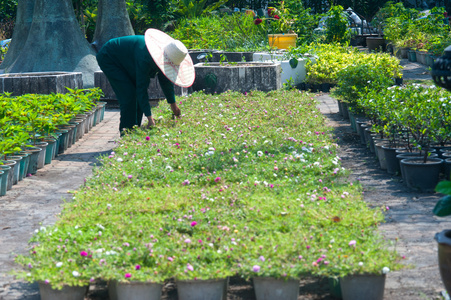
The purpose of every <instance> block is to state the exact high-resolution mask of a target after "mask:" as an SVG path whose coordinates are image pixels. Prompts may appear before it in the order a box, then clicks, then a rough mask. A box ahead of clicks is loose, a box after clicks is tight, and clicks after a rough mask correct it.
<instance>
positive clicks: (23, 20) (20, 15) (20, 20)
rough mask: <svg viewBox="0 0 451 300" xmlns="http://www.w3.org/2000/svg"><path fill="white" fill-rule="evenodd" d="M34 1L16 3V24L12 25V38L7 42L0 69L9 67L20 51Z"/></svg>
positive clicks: (23, 43) (27, 29)
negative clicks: (7, 45)
mask: <svg viewBox="0 0 451 300" xmlns="http://www.w3.org/2000/svg"><path fill="white" fill-rule="evenodd" d="M34 3H35V0H21V1H20V2H19V3H18V4H17V14H16V24H15V26H14V32H13V36H12V40H11V43H10V44H9V48H8V52H7V53H6V56H5V59H4V60H3V62H2V64H1V65H0V70H4V69H6V68H8V67H10V66H11V64H12V63H13V62H14V61H15V60H16V59H17V57H18V56H19V54H20V52H21V51H22V49H23V47H24V45H25V42H26V41H27V38H28V33H29V31H30V27H31V23H32V20H33V9H34Z"/></svg>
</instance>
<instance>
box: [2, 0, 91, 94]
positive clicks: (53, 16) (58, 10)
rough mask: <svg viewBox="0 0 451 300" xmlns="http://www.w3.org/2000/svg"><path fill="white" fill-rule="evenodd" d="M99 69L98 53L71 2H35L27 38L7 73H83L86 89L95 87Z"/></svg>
mask: <svg viewBox="0 0 451 300" xmlns="http://www.w3.org/2000/svg"><path fill="white" fill-rule="evenodd" d="M22 1H27V0H20V1H19V3H20V2H22ZM8 52H9V51H8ZM7 55H8V54H7ZM97 70H99V66H98V64H97V60H96V58H95V51H94V49H93V48H92V46H91V45H90V44H89V43H88V41H87V40H86V38H85V37H84V36H83V34H82V31H81V29H80V26H79V23H78V21H77V19H76V18H75V13H74V8H73V6H72V1H71V0H36V2H35V6H34V12H33V19H32V23H31V27H30V31H29V34H28V38H27V40H26V42H25V44H24V46H23V49H22V51H21V52H20V54H19V55H18V56H17V58H16V59H15V60H14V62H13V63H12V64H11V65H10V66H8V68H6V70H5V71H6V73H22V72H48V71H67V72H82V73H83V84H84V87H93V86H94V72H95V71H97Z"/></svg>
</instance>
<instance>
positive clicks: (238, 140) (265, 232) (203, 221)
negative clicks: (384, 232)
mask: <svg viewBox="0 0 451 300" xmlns="http://www.w3.org/2000/svg"><path fill="white" fill-rule="evenodd" d="M179 101H180V103H179V106H180V107H181V109H182V111H183V112H184V114H183V115H182V118H181V119H176V120H173V119H172V118H171V112H170V111H169V110H167V109H166V107H165V108H157V109H155V118H156V120H157V128H158V129H153V130H150V131H146V130H139V129H138V130H135V131H132V132H130V133H129V134H127V135H125V136H124V138H123V139H121V141H120V144H119V146H118V147H117V148H116V149H114V152H112V153H110V154H109V155H108V156H104V157H103V158H102V164H101V166H99V167H98V168H96V169H95V171H94V174H93V176H92V177H91V178H89V179H88V180H87V182H86V185H85V186H84V187H82V188H81V189H80V190H78V191H76V192H74V197H73V201H71V202H70V203H67V205H66V206H65V208H64V210H63V212H62V214H61V217H60V219H59V220H58V221H57V222H56V224H55V225H53V226H49V227H46V228H44V227H43V228H41V229H39V230H37V231H36V234H35V235H34V237H33V239H32V240H31V241H30V242H31V245H32V247H31V248H30V253H29V254H28V255H20V256H17V257H16V259H15V260H16V262H17V263H18V264H20V265H22V266H23V267H24V270H23V271H21V272H20V273H19V274H18V275H19V276H20V277H21V278H24V279H26V280H28V281H31V282H35V281H37V282H40V283H41V286H42V287H43V288H45V287H52V288H55V289H58V288H63V287H66V286H82V287H86V286H87V285H89V283H90V282H93V281H96V280H98V279H103V280H107V281H108V282H109V286H110V288H111V289H112V290H110V292H111V293H113V294H117V295H119V294H121V295H123V294H122V293H123V287H124V286H125V287H130V286H134V285H135V284H136V283H137V282H140V283H146V282H153V283H159V284H161V283H163V282H164V281H165V280H166V279H170V278H175V279H176V282H177V286H178V288H179V289H181V288H182V287H183V286H184V284H186V283H189V284H194V283H205V282H206V281H207V282H210V281H209V280H213V282H218V281H219V280H225V279H226V278H227V277H229V276H241V277H244V278H247V279H250V278H253V279H254V280H256V281H258V279H259V278H263V279H265V280H266V279H269V278H272V279H275V280H276V282H281V283H282V284H286V283H287V282H289V280H294V281H295V282H297V283H296V284H294V287H295V288H294V290H295V292H294V295H295V296H294V297H295V298H294V299H297V294H298V290H299V279H300V278H302V276H306V275H314V276H327V277H331V278H342V279H344V278H347V277H348V276H350V275H362V274H373V275H379V277H382V278H385V275H384V274H385V273H387V272H388V271H389V270H397V269H399V268H401V264H400V259H401V257H400V256H399V255H398V254H397V253H396V250H395V249H393V248H392V247H388V243H389V242H388V241H385V240H384V239H383V238H382V237H381V236H380V235H379V233H378V231H377V225H378V224H379V223H380V222H383V211H385V207H382V208H369V207H368V206H367V205H366V204H365V203H364V202H363V200H362V196H361V189H360V187H359V185H358V183H353V182H349V181H348V177H347V172H346V170H344V169H343V168H342V167H341V166H340V158H339V157H338V156H337V145H336V144H335V142H334V140H333V138H332V135H331V132H330V129H329V128H327V127H326V125H325V122H324V118H323V117H322V116H321V114H320V112H319V111H318V110H317V108H315V100H314V99H312V98H310V97H309V96H308V95H306V94H304V93H301V92H299V91H274V92H269V93H263V92H251V93H245V94H241V93H237V92H229V93H223V94H220V95H205V94H202V93H194V94H192V95H190V96H189V97H187V98H179ZM158 115H159V117H157V116H158ZM299 128H302V130H299ZM340 281H341V282H343V280H340ZM222 282H224V281H222ZM344 282H346V280H344ZM254 283H255V281H254ZM264 285H266V284H264ZM221 286H222V289H224V285H221ZM256 286H257V285H256ZM197 289H198V290H199V291H201V292H202V291H203V289H202V288H197ZM134 291H135V292H136V289H134ZM159 291H160V292H158V293H157V294H158V296H157V298H156V299H158V297H159V295H160V294H161V286H160V290H159ZM382 291H383V288H382ZM220 293H221V292H220ZM222 293H223V290H222ZM344 293H345V292H344ZM184 294H187V293H186V292H182V291H179V295H184ZM188 294H189V293H188ZM221 295H222V294H221ZM360 296H361V295H360ZM121 299H124V298H121ZM193 299H194V298H193ZM197 299H200V298H197ZM218 299H220V298H218ZM287 299H290V298H287ZM345 299H346V298H345ZM348 299H349V298H348Z"/></svg>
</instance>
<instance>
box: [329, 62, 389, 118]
mask: <svg viewBox="0 0 451 300" xmlns="http://www.w3.org/2000/svg"><path fill="white" fill-rule="evenodd" d="M373 58H374V59H373V61H370V59H367V60H364V61H359V62H356V63H355V64H352V65H349V66H347V67H346V68H344V69H342V70H341V71H339V73H338V84H337V87H336V88H335V90H334V95H335V96H337V98H339V99H342V100H343V101H345V102H348V103H349V107H350V109H351V110H352V111H353V112H355V113H362V112H364V108H363V107H361V106H359V105H358V102H357V100H358V99H360V98H361V97H363V96H364V95H365V94H367V93H368V91H369V90H374V91H376V92H377V91H381V90H382V89H386V88H388V87H390V86H392V85H393V82H394V80H393V70H392V69H390V68H386V66H384V65H381V64H374V62H377V61H378V59H377V57H373Z"/></svg>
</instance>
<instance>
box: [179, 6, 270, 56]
mask: <svg viewBox="0 0 451 300" xmlns="http://www.w3.org/2000/svg"><path fill="white" fill-rule="evenodd" d="M170 35H171V36H172V37H173V38H175V39H178V40H180V41H182V42H183V43H184V44H185V46H186V47H187V48H188V49H218V50H227V51H246V50H256V49H259V48H260V49H261V48H262V47H263V46H264V45H266V44H267V43H268V42H267V37H266V35H265V33H264V32H262V31H261V30H259V28H258V27H257V26H256V25H255V24H254V20H253V17H252V16H249V15H247V14H241V13H238V14H233V15H223V16H216V15H212V16H205V17H198V18H194V19H183V20H181V21H180V22H179V24H178V25H177V27H176V29H175V30H174V32H171V33H170Z"/></svg>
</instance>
